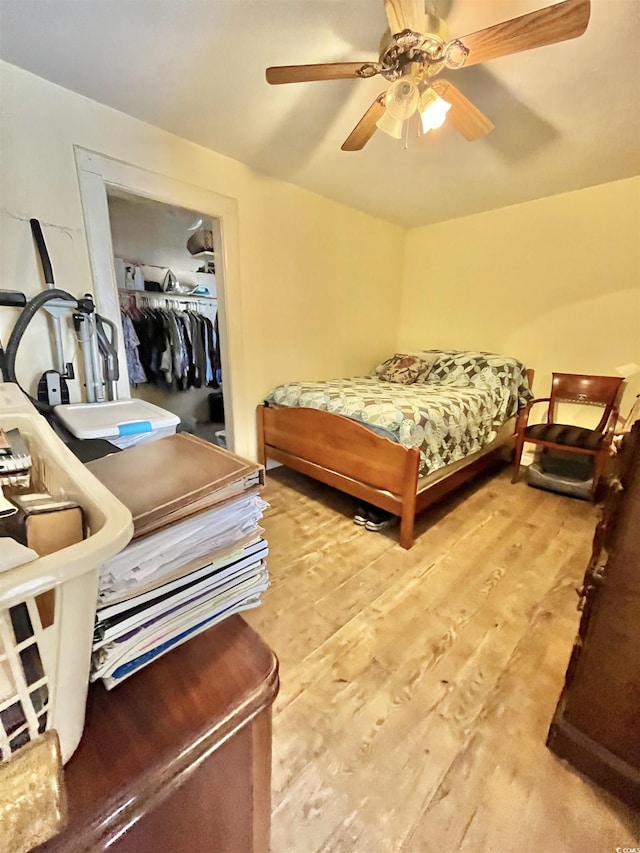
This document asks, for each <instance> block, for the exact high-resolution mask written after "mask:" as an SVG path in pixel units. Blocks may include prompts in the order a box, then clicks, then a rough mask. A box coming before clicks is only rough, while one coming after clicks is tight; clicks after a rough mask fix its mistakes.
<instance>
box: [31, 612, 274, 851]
mask: <svg viewBox="0 0 640 853" xmlns="http://www.w3.org/2000/svg"><path fill="white" fill-rule="evenodd" d="M277 691H278V665H277V660H276V658H275V656H274V654H273V652H272V651H271V650H270V649H269V648H268V647H267V646H266V645H265V644H264V643H263V642H262V641H261V639H260V638H259V637H258V635H257V634H256V633H255V632H254V631H253V630H252V629H251V628H250V627H249V626H248V625H247V624H246V623H245V622H244V621H243V620H242V619H241V618H240V617H239V616H232V617H231V618H229V619H227V620H226V621H224V622H222V623H220V624H219V625H216V626H215V627H213V628H211V629H209V630H208V631H206V632H204V633H203V634H201V635H200V636H198V637H196V638H194V639H192V640H190V641H189V642H187V643H185V644H184V645H183V646H180V647H179V648H177V649H174V650H173V651H172V652H170V653H169V654H167V655H166V656H165V657H163V658H161V659H160V660H158V661H156V662H154V663H153V664H151V665H150V666H148V667H146V668H145V669H143V670H142V671H141V672H139V673H138V674H136V675H134V676H131V678H129V679H128V680H127V681H125V682H124V683H123V684H121V685H119V686H118V687H117V688H116V689H115V690H113V691H111V692H107V691H106V690H105V689H104V688H103V687H102V685H101V684H96V685H93V687H92V688H91V689H90V690H89V702H88V706H87V721H86V727H85V730H84V734H83V737H82V741H81V743H80V746H79V747H78V749H77V751H76V753H75V754H74V755H73V757H72V758H71V760H70V761H69V763H68V764H67V765H66V767H65V782H66V788H67V795H68V800H69V825H68V826H67V828H66V829H65V831H64V832H63V833H62V834H61V835H59V836H57V837H56V838H55V839H53V840H52V841H50V842H48V843H47V844H45V845H42V846H41V847H39V848H37V850H38V851H40V853H44V851H47V853H50V851H65V853H69V852H70V851H92V853H94V851H103V850H107V849H108V850H109V851H110V853H134V851H135V853H182V851H184V853H186V851H189V853H205V851H206V853H213V851H215V853H245V851H247V853H248V851H251V852H252V853H254V851H255V852H256V853H257V851H260V853H267V851H268V850H269V829H270V816H271V815H270V813H271V792H270V786H271V705H272V703H273V700H274V699H275V696H276V694H277Z"/></svg>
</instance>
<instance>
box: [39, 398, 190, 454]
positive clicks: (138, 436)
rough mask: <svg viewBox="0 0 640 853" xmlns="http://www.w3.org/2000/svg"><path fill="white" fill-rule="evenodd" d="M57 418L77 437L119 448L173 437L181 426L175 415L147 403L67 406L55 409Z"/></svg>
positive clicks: (128, 402)
mask: <svg viewBox="0 0 640 853" xmlns="http://www.w3.org/2000/svg"><path fill="white" fill-rule="evenodd" d="M56 417H58V418H59V419H60V420H61V421H62V423H63V424H64V425H65V426H66V427H67V429H68V430H69V431H70V432H71V433H73V435H75V436H76V438H104V439H106V440H107V441H110V442H112V443H113V444H115V445H117V446H118V447H130V446H131V445H132V444H140V443H142V442H145V441H153V440H155V439H157V438H164V437H165V436H167V435H172V434H173V433H174V432H175V431H176V427H177V426H178V424H179V423H180V418H179V417H178V416H177V415H174V414H173V412H167V411H166V409H161V408H160V407H159V406H154V404H153V403H147V401H146V400H114V401H112V402H106V403H68V404H65V405H62V406H56Z"/></svg>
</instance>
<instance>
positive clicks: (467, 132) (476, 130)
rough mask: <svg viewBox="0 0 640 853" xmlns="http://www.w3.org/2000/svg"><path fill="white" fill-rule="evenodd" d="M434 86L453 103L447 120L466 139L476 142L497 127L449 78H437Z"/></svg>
mask: <svg viewBox="0 0 640 853" xmlns="http://www.w3.org/2000/svg"><path fill="white" fill-rule="evenodd" d="M433 88H434V89H435V91H436V92H437V93H438V95H440V97H441V98H443V99H444V100H445V101H447V103H449V104H451V109H450V110H449V112H448V113H447V120H448V121H450V122H451V124H452V125H453V126H454V127H455V129H456V130H457V131H458V133H461V134H462V136H464V138H465V139H466V140H468V141H469V142H474V141H475V140H476V139H482V137H483V136H486V135H487V133H491V131H492V130H493V128H494V127H495V125H494V123H493V122H492V121H491V119H489V118H487V116H486V115H485V114H484V113H481V112H480V110H479V109H478V108H477V107H476V106H475V105H474V104H472V103H471V101H470V100H469V99H468V98H466V97H465V96H464V95H463V94H462V92H461V91H460V90H459V89H456V87H455V86H454V85H453V83H449V81H448V80H436V81H435V83H434V84H433Z"/></svg>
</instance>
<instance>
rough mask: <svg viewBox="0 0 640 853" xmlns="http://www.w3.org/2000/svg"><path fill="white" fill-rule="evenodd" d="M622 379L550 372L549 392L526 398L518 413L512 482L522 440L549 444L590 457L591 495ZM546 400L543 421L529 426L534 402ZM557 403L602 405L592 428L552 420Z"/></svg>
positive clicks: (599, 473) (602, 462)
mask: <svg viewBox="0 0 640 853" xmlns="http://www.w3.org/2000/svg"><path fill="white" fill-rule="evenodd" d="M622 386H623V380H622V379H621V378H620V377H617V376H586V375H584V374H581V373H554V374H553V381H552V383H551V396H550V397H539V398H537V399H535V400H530V401H529V403H528V405H527V406H526V407H524V408H523V409H522V410H521V411H520V413H519V414H518V422H517V424H516V442H515V449H514V453H513V477H512V482H513V483H515V482H517V480H518V477H519V475H520V459H521V458H522V448H523V446H524V443H525V441H529V442H531V443H532V444H536V445H538V446H540V447H549V448H553V449H555V450H562V451H567V452H571V453H581V454H587V455H589V456H592V457H593V485H592V487H591V498H592V499H594V498H595V495H596V490H597V488H598V483H599V482H600V478H601V477H602V474H603V471H604V466H605V463H606V461H607V457H608V455H609V448H610V445H611V439H612V438H613V430H614V428H615V425H616V422H617V420H618V414H619V413H618V404H619V402H620V397H621V396H622V390H623V387H622ZM543 402H548V403H549V405H548V407H547V416H546V421H545V423H541V424H532V425H531V426H529V423H528V422H529V414H530V412H531V408H532V406H534V405H535V404H536V403H543ZM558 403H580V404H587V405H594V406H602V407H603V408H604V411H603V414H602V417H601V418H600V422H599V423H598V425H597V427H596V428H595V429H585V428H583V427H578V426H572V425H570V424H563V423H558V422H556V407H557V404H558Z"/></svg>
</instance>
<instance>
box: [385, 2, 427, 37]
mask: <svg viewBox="0 0 640 853" xmlns="http://www.w3.org/2000/svg"><path fill="white" fill-rule="evenodd" d="M384 11H385V14H386V16H387V21H388V22H389V29H390V30H391V33H392V35H395V33H401V32H402V31H403V30H412V31H413V32H414V33H421V32H422V31H423V30H424V23H425V12H424V0H384Z"/></svg>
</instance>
